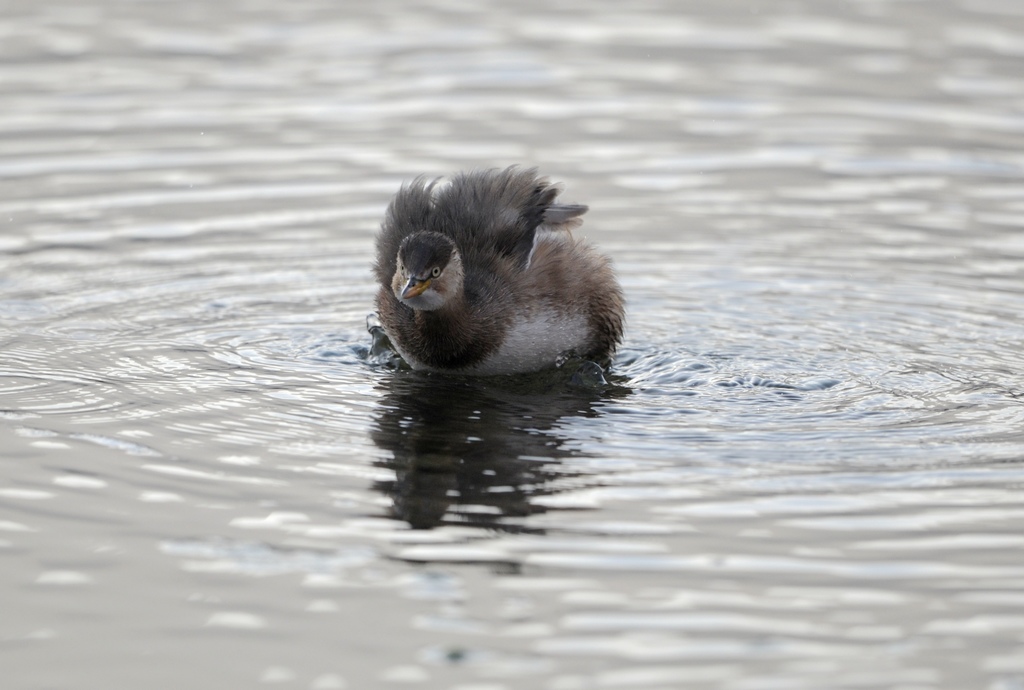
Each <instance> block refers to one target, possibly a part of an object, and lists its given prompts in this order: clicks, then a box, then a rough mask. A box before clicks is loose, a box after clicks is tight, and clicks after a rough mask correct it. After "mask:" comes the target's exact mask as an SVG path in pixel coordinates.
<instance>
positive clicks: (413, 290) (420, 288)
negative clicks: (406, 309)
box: [402, 277, 430, 299]
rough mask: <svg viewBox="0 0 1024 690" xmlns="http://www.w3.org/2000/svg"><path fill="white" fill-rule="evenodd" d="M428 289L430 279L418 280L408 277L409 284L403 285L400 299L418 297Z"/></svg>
mask: <svg viewBox="0 0 1024 690" xmlns="http://www.w3.org/2000/svg"><path fill="white" fill-rule="evenodd" d="M428 287H430V278H427V279H425V280H419V279H418V278H416V277H410V278H409V282H408V283H406V284H405V289H404V290H402V299H412V298H413V297H419V296H420V295H422V294H423V293H424V292H426V289H427V288H428Z"/></svg>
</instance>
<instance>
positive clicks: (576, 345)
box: [373, 166, 625, 376]
mask: <svg viewBox="0 0 1024 690" xmlns="http://www.w3.org/2000/svg"><path fill="white" fill-rule="evenodd" d="M562 190H563V187H562V185H561V184H557V183H552V182H551V181H550V180H549V179H548V178H547V177H543V176H541V175H540V174H539V173H538V171H537V169H536V168H521V167H518V166H512V167H508V168H505V169H483V170H471V171H466V172H459V173H455V174H454V175H451V176H449V177H448V178H433V179H429V178H427V177H425V176H420V177H417V178H415V179H414V180H412V181H411V182H408V183H406V184H404V185H403V186H402V187H401V188H400V189H399V191H398V192H397V193H396V194H395V195H394V197H393V198H392V199H391V202H390V203H389V204H388V207H387V210H386V212H385V214H384V219H383V221H382V223H381V228H380V231H379V232H378V233H377V236H376V245H375V250H376V262H375V264H374V267H373V270H374V274H375V277H376V280H377V282H378V283H379V288H378V291H377V295H376V308H377V314H378V316H379V321H380V324H381V326H382V327H383V329H384V332H385V334H386V335H387V336H388V338H389V339H390V341H391V344H392V346H393V347H394V349H395V350H396V351H397V353H398V354H399V355H400V356H401V357H402V359H404V360H405V361H406V362H407V363H408V364H409V365H410V366H411V367H412V368H413V369H421V370H426V371H432V372H447V373H455V374H465V375H474V376H492V375H505V374H523V373H529V372H535V371H540V370H543V369H548V368H553V367H555V366H558V365H559V363H560V362H562V361H564V359H563V358H565V357H566V356H578V357H581V358H583V359H584V360H588V361H592V362H596V363H597V364H599V365H600V366H602V367H607V366H608V365H609V364H610V362H611V358H612V356H613V355H614V353H615V350H616V348H617V347H618V345H619V343H620V342H621V341H622V334H623V327H624V320H625V305H624V299H623V294H622V288H621V286H620V285H619V282H618V280H617V279H616V276H615V272H614V270H613V268H612V265H611V261H610V259H609V258H608V257H606V256H604V255H603V254H601V253H599V252H598V251H597V250H596V249H595V248H594V247H593V245H591V244H590V243H588V242H587V241H586V240H584V239H581V238H578V237H575V236H573V234H572V232H571V231H572V230H573V229H575V228H576V227H578V226H579V225H580V224H582V222H583V221H582V218H581V216H582V215H583V214H584V213H586V212H587V210H588V207H587V206H585V205H583V204H563V203H558V202H556V198H557V197H558V196H559V194H561V192H562Z"/></svg>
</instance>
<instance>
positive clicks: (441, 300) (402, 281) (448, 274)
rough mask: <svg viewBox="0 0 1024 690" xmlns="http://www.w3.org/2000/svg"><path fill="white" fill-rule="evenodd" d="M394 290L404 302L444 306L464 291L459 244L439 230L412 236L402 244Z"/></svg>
mask: <svg viewBox="0 0 1024 690" xmlns="http://www.w3.org/2000/svg"><path fill="white" fill-rule="evenodd" d="M396 264H397V265H396V267H395V275H394V277H393V278H392V279H391V290H392V291H393V292H394V293H395V297H397V298H398V301H400V302H401V303H402V304H405V305H407V306H409V307H412V308H413V309H417V310H421V311H433V310H435V309H440V308H441V307H443V306H444V305H445V303H446V302H448V300H450V299H452V298H453V297H455V296H456V295H458V294H459V293H461V291H462V280H463V271H462V260H461V258H460V257H459V252H458V250H457V249H456V248H455V244H454V243H453V242H452V241H451V240H450V239H448V238H447V237H446V236H444V235H442V234H441V233H438V232H417V233H414V234H412V235H409V236H408V237H406V238H405V239H404V240H402V244H401V245H400V246H399V247H398V257H397V262H396Z"/></svg>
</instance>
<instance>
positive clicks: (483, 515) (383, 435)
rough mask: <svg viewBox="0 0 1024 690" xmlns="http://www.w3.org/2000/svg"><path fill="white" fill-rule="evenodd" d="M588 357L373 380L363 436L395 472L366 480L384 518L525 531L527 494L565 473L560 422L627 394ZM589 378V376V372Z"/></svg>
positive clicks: (530, 507)
mask: <svg viewBox="0 0 1024 690" xmlns="http://www.w3.org/2000/svg"><path fill="white" fill-rule="evenodd" d="M595 366H596V365H593V364H592V363H590V362H573V363H569V364H567V365H566V366H564V367H563V368H562V369H556V370H551V371H548V372H542V373H539V374H534V375H529V376H516V377H491V378H470V377H450V376H445V375H440V374H428V373H423V372H416V371H409V370H405V369H399V370H396V371H394V372H392V373H390V374H389V375H388V376H386V377H385V378H384V379H383V380H382V381H381V383H380V384H379V387H380V388H381V389H383V390H384V391H385V394H384V396H383V398H382V399H381V401H380V404H379V405H378V408H377V412H376V413H375V419H374V430H373V431H372V433H371V437H372V439H373V441H374V443H376V444H377V445H378V446H379V447H380V448H382V449H384V450H387V451H389V452H390V453H391V456H392V458H391V460H385V461H381V462H379V463H378V464H379V465H381V466H385V467H388V468H389V469H392V470H394V472H395V479H394V480H387V481H379V482H377V483H376V486H375V488H376V489H377V490H379V491H381V492H382V493H384V494H385V495H387V496H388V497H390V498H391V499H392V501H393V508H392V511H393V515H394V517H396V518H398V519H401V520H405V521H406V522H408V523H409V524H410V525H411V526H412V527H413V528H414V529H431V528H433V527H436V526H438V525H441V524H459V525H466V526H476V527H486V528H490V529H499V530H502V531H512V532H526V531H536V530H530V529H528V528H527V527H525V526H524V521H523V520H522V518H525V517H526V516H528V515H531V514H536V513H543V512H545V511H546V508H545V507H544V506H543V505H539V504H538V503H536V502H534V501H533V500H532V499H533V498H535V497H538V496H544V495H549V494H552V493H556V492H557V489H556V488H555V487H554V486H553V480H555V479H556V478H557V479H561V480H564V479H565V478H567V477H572V476H573V475H574V473H573V472H572V470H571V469H569V468H567V467H566V465H565V463H563V462H562V461H563V460H565V459H567V458H570V457H572V456H573V455H574V453H575V451H574V449H573V448H572V447H571V444H569V443H568V441H569V438H568V436H567V435H564V434H561V433H560V429H562V428H565V427H566V426H567V425H568V424H570V423H571V419H572V418H574V417H578V418H592V417H596V416H598V415H599V414H600V408H599V403H600V402H601V401H606V400H609V399H612V398H617V397H622V396H623V395H626V394H628V392H629V391H628V389H626V388H623V387H621V386H618V385H608V384H600V383H598V381H601V380H603V379H601V378H600V373H599V370H598V371H594V370H592V369H590V367H595ZM591 377H596V378H597V381H595V380H594V379H592V378H591Z"/></svg>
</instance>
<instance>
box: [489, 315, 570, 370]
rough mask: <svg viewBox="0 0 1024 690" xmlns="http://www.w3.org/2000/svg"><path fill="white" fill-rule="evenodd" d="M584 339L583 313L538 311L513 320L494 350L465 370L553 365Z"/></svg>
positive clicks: (534, 368)
mask: <svg viewBox="0 0 1024 690" xmlns="http://www.w3.org/2000/svg"><path fill="white" fill-rule="evenodd" d="M586 343H587V320H586V317H585V316H583V315H582V314H580V315H566V314H563V313H555V312H553V311H542V312H538V313H536V314H533V315H531V316H529V317H527V318H525V319H522V320H517V321H515V322H514V323H513V325H512V327H511V328H510V329H509V330H508V332H507V333H506V334H505V340H504V342H503V343H502V344H501V347H500V348H498V351H497V352H495V353H494V354H493V355H491V356H490V357H488V358H487V359H486V360H484V361H483V362H481V363H480V364H477V365H476V366H474V367H471V368H470V369H469V371H472V372H473V373H476V374H485V375H489V374H519V373H524V372H530V371H537V370H539V369H544V368H547V367H551V366H552V365H554V363H555V360H556V359H558V356H559V355H560V354H562V353H563V352H567V351H569V350H581V349H583V347H584V346H585V345H586Z"/></svg>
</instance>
